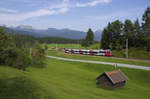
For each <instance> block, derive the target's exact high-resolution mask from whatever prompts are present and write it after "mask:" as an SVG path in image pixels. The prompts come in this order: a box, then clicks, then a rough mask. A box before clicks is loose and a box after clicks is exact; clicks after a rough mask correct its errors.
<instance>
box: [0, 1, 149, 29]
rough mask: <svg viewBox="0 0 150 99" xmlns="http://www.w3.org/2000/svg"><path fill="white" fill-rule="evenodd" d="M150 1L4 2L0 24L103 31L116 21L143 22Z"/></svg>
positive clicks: (2, 3) (1, 7) (0, 11)
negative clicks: (142, 18)
mask: <svg viewBox="0 0 150 99" xmlns="http://www.w3.org/2000/svg"><path fill="white" fill-rule="evenodd" d="M148 6H150V0H1V2H0V24H1V25H3V24H5V25H7V26H17V25H31V26H33V27H34V28H37V29H46V28H58V29H62V28H70V29H76V30H82V31H87V30H88V28H92V29H93V30H99V29H103V28H104V27H105V26H106V25H107V23H108V22H111V21H114V20H117V19H119V20H121V21H124V20H125V19H131V20H132V21H134V20H136V19H137V18H139V20H141V17H142V14H143V13H144V11H145V9H146V8H147V7H148Z"/></svg>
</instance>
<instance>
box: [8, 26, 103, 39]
mask: <svg viewBox="0 0 150 99" xmlns="http://www.w3.org/2000/svg"><path fill="white" fill-rule="evenodd" d="M5 28H6V30H7V32H8V33H12V32H14V33H19V34H25V35H32V36H35V37H48V36H49V37H62V38H69V39H82V38H85V36H86V32H83V31H78V30H72V29H67V28H66V29H56V28H48V29H45V30H44V29H43V30H42V29H33V28H32V26H25V25H20V26H17V27H5ZM101 34H102V32H101V30H97V31H95V32H94V40H96V41H99V40H100V39H101Z"/></svg>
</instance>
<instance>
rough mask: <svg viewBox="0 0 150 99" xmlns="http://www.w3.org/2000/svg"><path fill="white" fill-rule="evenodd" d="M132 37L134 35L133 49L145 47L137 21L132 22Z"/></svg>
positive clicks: (143, 37)
mask: <svg viewBox="0 0 150 99" xmlns="http://www.w3.org/2000/svg"><path fill="white" fill-rule="evenodd" d="M134 35H135V42H134V44H135V47H144V45H145V36H144V33H143V32H142V31H141V26H140V24H139V21H138V19H137V20H136V21H135V22H134Z"/></svg>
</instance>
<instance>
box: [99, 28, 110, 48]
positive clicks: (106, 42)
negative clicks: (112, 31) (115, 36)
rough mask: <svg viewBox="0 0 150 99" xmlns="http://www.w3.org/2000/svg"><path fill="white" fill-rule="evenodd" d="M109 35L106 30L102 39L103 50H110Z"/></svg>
mask: <svg viewBox="0 0 150 99" xmlns="http://www.w3.org/2000/svg"><path fill="white" fill-rule="evenodd" d="M109 39H110V38H109V33H108V31H107V29H106V28H104V30H103V33H102V39H101V47H102V48H103V49H109V46H110V43H109Z"/></svg>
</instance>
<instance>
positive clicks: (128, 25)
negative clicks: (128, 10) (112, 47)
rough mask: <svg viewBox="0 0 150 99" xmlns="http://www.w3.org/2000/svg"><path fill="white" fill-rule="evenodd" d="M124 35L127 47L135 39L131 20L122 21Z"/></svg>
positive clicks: (130, 45) (132, 43) (132, 44)
mask: <svg viewBox="0 0 150 99" xmlns="http://www.w3.org/2000/svg"><path fill="white" fill-rule="evenodd" d="M124 37H125V39H128V42H129V47H133V46H135V45H134V41H135V35H134V28H133V23H132V21H131V20H129V19H127V20H125V23H124Z"/></svg>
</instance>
